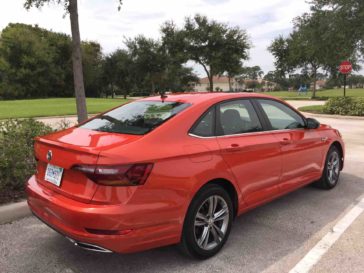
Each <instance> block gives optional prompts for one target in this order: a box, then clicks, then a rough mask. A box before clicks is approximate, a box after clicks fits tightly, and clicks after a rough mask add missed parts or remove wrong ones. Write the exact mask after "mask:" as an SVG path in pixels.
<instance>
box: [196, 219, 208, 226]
mask: <svg viewBox="0 0 364 273" xmlns="http://www.w3.org/2000/svg"><path fill="white" fill-rule="evenodd" d="M204 225H206V222H205V221H200V220H197V219H196V221H195V227H200V226H204Z"/></svg>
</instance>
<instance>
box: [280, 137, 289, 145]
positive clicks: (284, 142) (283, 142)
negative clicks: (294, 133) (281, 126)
mask: <svg viewBox="0 0 364 273" xmlns="http://www.w3.org/2000/svg"><path fill="white" fill-rule="evenodd" d="M279 143H280V144H281V145H289V144H291V143H292V141H291V140H289V139H288V138H284V139H282V140H281V141H280V142H279Z"/></svg>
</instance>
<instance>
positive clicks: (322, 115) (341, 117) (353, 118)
mask: <svg viewBox="0 0 364 273" xmlns="http://www.w3.org/2000/svg"><path fill="white" fill-rule="evenodd" d="M300 112H301V113H302V114H303V115H305V116H312V117H318V118H335V119H352V120H364V117H357V116H341V115H326V114H316V113H309V112H302V111H300Z"/></svg>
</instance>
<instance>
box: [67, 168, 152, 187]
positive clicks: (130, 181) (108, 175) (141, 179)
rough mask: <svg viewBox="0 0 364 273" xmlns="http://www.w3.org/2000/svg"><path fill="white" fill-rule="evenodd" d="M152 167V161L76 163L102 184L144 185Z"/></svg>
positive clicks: (81, 169)
mask: <svg viewBox="0 0 364 273" xmlns="http://www.w3.org/2000/svg"><path fill="white" fill-rule="evenodd" d="M152 168H153V164H152V163H144V164H130V165H112V166H108V165H104V166H103V165H76V166H74V167H73V168H72V169H73V170H76V171H80V172H83V173H84V174H85V175H86V176H87V177H88V178H89V179H91V180H92V181H94V182H96V183H97V184H100V185H104V186H139V185H144V183H145V182H146V181H147V178H148V176H149V174H150V173H151V171H152Z"/></svg>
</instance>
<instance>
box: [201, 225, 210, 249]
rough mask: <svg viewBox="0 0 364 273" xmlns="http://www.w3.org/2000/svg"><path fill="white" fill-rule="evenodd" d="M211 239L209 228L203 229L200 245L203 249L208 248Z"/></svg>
mask: <svg viewBox="0 0 364 273" xmlns="http://www.w3.org/2000/svg"><path fill="white" fill-rule="evenodd" d="M209 237H210V229H209V228H208V227H205V228H204V229H203V232H202V235H201V239H200V245H201V246H202V247H203V248H206V246H207V243H208V242H209Z"/></svg>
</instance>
